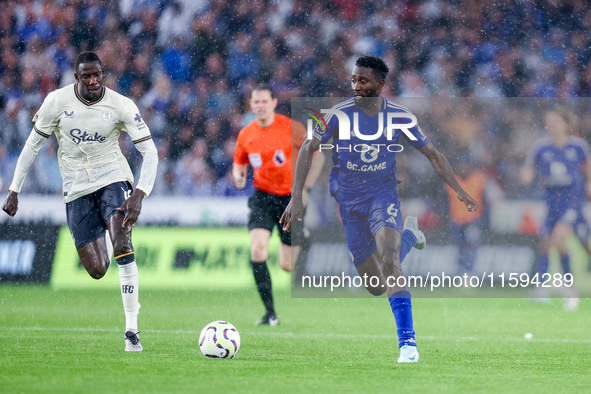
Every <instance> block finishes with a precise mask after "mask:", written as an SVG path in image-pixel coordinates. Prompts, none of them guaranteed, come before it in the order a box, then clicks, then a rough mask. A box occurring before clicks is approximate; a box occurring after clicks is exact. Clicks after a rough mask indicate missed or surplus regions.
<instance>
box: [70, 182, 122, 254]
mask: <svg viewBox="0 0 591 394" xmlns="http://www.w3.org/2000/svg"><path fill="white" fill-rule="evenodd" d="M131 193H133V188H132V187H131V184H130V183H129V182H116V183H112V184H110V185H108V186H105V187H103V188H102V189H99V190H97V191H95V192H93V193H90V194H87V195H85V196H82V197H80V198H77V199H75V200H74V201H70V202H69V203H67V204H66V217H67V219H68V227H70V233H72V238H74V244H75V245H76V249H80V248H82V247H84V246H86V245H88V244H89V243H91V242H92V241H95V240H97V239H99V238H101V237H103V236H104V235H105V232H106V231H107V221H108V220H109V218H110V217H111V216H113V215H115V214H117V213H120V214H125V212H124V211H118V210H117V208H119V207H120V206H121V205H123V203H124V202H125V200H126V199H127V198H129V196H131Z"/></svg>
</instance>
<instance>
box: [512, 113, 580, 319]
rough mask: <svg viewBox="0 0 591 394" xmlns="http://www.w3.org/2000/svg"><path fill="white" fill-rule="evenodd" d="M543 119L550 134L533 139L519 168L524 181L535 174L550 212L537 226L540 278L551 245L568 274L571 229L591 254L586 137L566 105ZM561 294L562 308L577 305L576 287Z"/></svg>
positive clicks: (524, 183) (532, 177) (521, 179)
mask: <svg viewBox="0 0 591 394" xmlns="http://www.w3.org/2000/svg"><path fill="white" fill-rule="evenodd" d="M544 121H545V124H546V130H547V132H548V136H547V137H544V138H541V139H539V140H538V141H536V143H535V144H534V146H533V148H532V150H531V151H530V153H529V155H528V156H527V158H526V160H525V164H524V166H523V167H522V169H521V172H520V174H519V175H520V181H521V183H522V184H523V185H524V186H529V185H531V184H532V182H533V181H534V179H535V178H536V175H537V176H538V180H539V183H540V185H541V186H542V188H543V189H544V192H545V198H544V200H545V203H546V206H547V209H548V213H547V215H546V219H545V220H544V224H543V225H542V227H541V229H540V231H539V235H540V238H541V239H540V247H539V251H538V252H539V256H538V261H537V272H538V274H539V275H538V276H539V278H538V279H539V281H540V282H544V281H545V279H543V278H542V276H543V275H544V274H546V273H547V271H548V262H549V260H548V252H549V250H550V248H551V247H554V248H556V249H557V250H558V252H559V253H560V263H561V266H562V270H563V271H564V274H567V273H570V274H572V270H571V266H570V256H569V254H568V250H567V240H568V238H569V236H570V235H571V234H573V233H575V235H576V236H577V237H578V238H579V239H580V240H581V242H582V243H583V246H584V247H585V249H586V250H587V253H590V254H591V250H590V248H589V225H588V223H587V221H586V220H585V217H584V216H583V207H584V204H585V200H586V199H585V194H587V197H588V198H591V149H590V148H589V144H588V143H587V141H585V140H584V139H582V138H579V137H575V136H574V135H573V134H574V133H575V131H576V129H577V124H578V120H577V118H576V116H575V115H574V114H573V113H572V112H571V111H569V110H568V109H567V108H566V107H563V106H560V105H555V106H554V107H552V109H551V110H549V111H548V112H546V115H545V116H544ZM538 289H540V290H542V288H541V287H538ZM540 290H538V291H537V292H536V294H535V295H536V296H539V297H538V298H540V299H544V298H545V297H547V294H543V293H541V292H540ZM564 295H565V296H566V297H565V298H566V300H565V305H564V307H565V309H566V310H573V309H576V308H577V307H578V304H579V299H578V292H577V291H576V289H575V288H574V287H573V288H571V289H570V290H566V292H565V294H564Z"/></svg>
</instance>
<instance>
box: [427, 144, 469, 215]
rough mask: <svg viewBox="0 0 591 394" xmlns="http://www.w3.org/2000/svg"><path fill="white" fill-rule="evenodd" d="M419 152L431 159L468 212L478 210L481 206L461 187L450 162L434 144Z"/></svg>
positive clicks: (434, 167) (434, 166)
mask: <svg viewBox="0 0 591 394" xmlns="http://www.w3.org/2000/svg"><path fill="white" fill-rule="evenodd" d="M419 151H420V152H421V153H422V154H423V155H425V157H427V159H429V162H430V163H431V166H433V169H434V170H435V173H437V175H439V177H440V178H441V179H443V181H444V182H445V183H447V184H448V185H449V187H451V188H452V189H453V190H454V191H455V192H456V194H457V196H458V200H460V201H461V202H463V203H464V204H466V208H468V211H470V212H472V211H475V210H476V209H478V205H480V204H478V202H477V201H476V200H475V199H474V198H473V197H472V196H471V195H469V194H468V193H467V192H466V191H465V190H464V189H463V188H462V186H460V184H459V183H458V180H457V178H456V174H454V171H453V170H452V168H451V166H450V165H449V162H448V161H447V159H446V158H445V156H443V154H441V152H439V151H438V150H437V149H435V147H434V146H433V144H432V143H430V142H429V143H428V144H427V145H425V146H424V147H422V148H421V149H419Z"/></svg>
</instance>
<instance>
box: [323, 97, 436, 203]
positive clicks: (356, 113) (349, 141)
mask: <svg viewBox="0 0 591 394" xmlns="http://www.w3.org/2000/svg"><path fill="white" fill-rule="evenodd" d="M382 100H383V104H382V108H381V110H380V112H379V113H378V114H376V115H375V116H373V117H371V116H369V115H367V114H366V113H365V112H363V110H361V109H360V108H358V107H357V106H356V105H355V100H354V98H351V99H349V100H346V101H343V102H341V103H339V104H337V105H335V106H334V107H333V108H332V109H333V110H339V111H342V112H344V113H345V114H346V115H347V117H348V119H349V123H350V124H349V126H350V127H349V129H348V130H345V131H348V133H346V132H345V138H341V137H343V135H341V133H342V132H343V130H340V127H339V126H340V121H339V117H338V116H337V115H334V114H328V115H325V119H326V124H327V129H326V130H324V129H321V128H320V127H318V126H316V127H315V128H314V138H316V139H317V140H319V141H320V142H321V143H322V144H326V143H328V142H329V141H330V140H331V139H332V140H333V143H332V144H333V145H334V149H333V155H332V161H333V170H332V172H331V174H330V192H331V194H332V195H333V196H334V197H335V199H336V200H337V202H338V203H339V204H344V205H349V204H357V203H360V202H363V201H365V200H367V199H369V198H372V197H373V196H376V195H378V194H379V193H380V192H382V191H384V190H395V191H396V190H397V184H398V181H397V179H396V152H400V151H401V150H402V146H401V145H399V142H400V138H401V137H404V138H406V140H407V141H408V142H409V143H410V145H412V146H413V147H415V148H417V149H420V148H422V147H424V146H425V145H427V144H428V143H429V140H428V139H427V137H426V136H425V134H424V133H423V132H422V131H421V129H420V127H419V126H418V124H416V122H414V123H415V124H414V125H413V126H412V127H407V128H404V127H400V128H395V129H393V130H391V135H390V136H388V132H387V130H386V129H387V125H388V124H389V123H388V120H389V118H391V117H392V115H390V116H388V115H389V114H397V116H395V117H394V118H393V121H392V119H390V120H391V123H392V124H399V125H401V124H409V125H410V124H412V123H413V121H412V119H411V118H405V117H403V116H401V117H398V116H400V115H404V114H408V115H410V116H412V118H414V116H413V115H412V114H411V112H410V111H409V110H408V109H406V108H404V107H402V106H400V105H398V104H396V103H394V102H393V101H391V100H388V99H385V98H382ZM380 128H381V130H380ZM358 133H359V134H362V137H363V136H365V137H364V138H359V136H358V135H357V134H358ZM372 135H375V139H371V140H370V139H368V136H372ZM388 137H390V138H388Z"/></svg>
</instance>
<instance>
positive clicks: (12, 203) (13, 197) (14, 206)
mask: <svg viewBox="0 0 591 394" xmlns="http://www.w3.org/2000/svg"><path fill="white" fill-rule="evenodd" d="M2 210H3V211H4V212H6V213H7V214H8V216H10V217H14V215H16V211H18V193H17V192H13V191H12V190H9V191H8V195H7V196H6V199H5V200H4V204H2Z"/></svg>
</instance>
